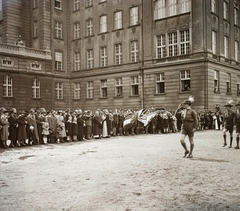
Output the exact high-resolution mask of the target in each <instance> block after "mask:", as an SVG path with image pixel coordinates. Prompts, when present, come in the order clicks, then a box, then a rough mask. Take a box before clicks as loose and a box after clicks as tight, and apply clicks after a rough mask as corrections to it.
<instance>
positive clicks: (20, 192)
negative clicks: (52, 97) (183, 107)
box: [0, 130, 240, 211]
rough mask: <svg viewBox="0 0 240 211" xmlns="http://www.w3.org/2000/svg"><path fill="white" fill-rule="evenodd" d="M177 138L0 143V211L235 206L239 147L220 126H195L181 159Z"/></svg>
mask: <svg viewBox="0 0 240 211" xmlns="http://www.w3.org/2000/svg"><path fill="white" fill-rule="evenodd" d="M179 138H180V134H179V133H177V134H167V135H164V134H163V135H151V134H149V135H147V134H146V135H145V134H143V135H137V136H129V137H115V138H109V139H101V140H91V141H85V142H81V143H80V142H78V143H64V144H49V145H47V146H42V145H41V146H33V147H24V148H14V149H7V150H3V149H1V150H0V166H1V173H0V186H1V189H0V210H1V211H3V210H4V211H5V210H11V211H12V210H14V211H16V210H17V211H18V210H20V211H25V210H26V211H35V210H36V211H37V210H44V211H50V210H53V211H54V210H64V211H66V210H69V211H70V210H77V211H81V210H86V211H105V210H106V211H118V210H119V211H135V210H136V211H138V210H146V211H155V210H156V211H164V210H166V211H171V210H184V211H186V210H194V211H196V210H199V211H204V210H231V211H233V210H240V150H236V149H233V148H232V149H228V148H223V147H222V143H223V140H222V131H215V130H211V131H210V130H209V131H200V132H196V134H195V150H194V153H193V156H194V158H193V159H187V158H183V157H182V155H183V149H182V147H181V145H180V143H179ZM187 143H188V140H187ZM228 143H229V134H228ZM188 144H189V143H188ZM235 144H236V141H235V134H234V145H233V146H235ZM188 146H189V145H188Z"/></svg>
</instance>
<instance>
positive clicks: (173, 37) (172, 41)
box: [168, 32, 177, 56]
mask: <svg viewBox="0 0 240 211" xmlns="http://www.w3.org/2000/svg"><path fill="white" fill-rule="evenodd" d="M168 53H169V56H176V55H177V32H173V33H169V34H168Z"/></svg>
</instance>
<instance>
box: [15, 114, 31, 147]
mask: <svg viewBox="0 0 240 211" xmlns="http://www.w3.org/2000/svg"><path fill="white" fill-rule="evenodd" d="M17 122H18V134H17V140H18V141H17V146H19V147H20V146H21V143H25V141H26V140H27V129H26V127H27V120H26V113H25V112H24V111H20V114H19V116H18V119H17ZM28 144H29V145H31V143H30V141H28Z"/></svg>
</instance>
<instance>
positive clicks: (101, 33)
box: [98, 31, 109, 35]
mask: <svg viewBox="0 0 240 211" xmlns="http://www.w3.org/2000/svg"><path fill="white" fill-rule="evenodd" d="M108 33H109V32H108V31H106V32H100V33H98V35H103V34H108Z"/></svg>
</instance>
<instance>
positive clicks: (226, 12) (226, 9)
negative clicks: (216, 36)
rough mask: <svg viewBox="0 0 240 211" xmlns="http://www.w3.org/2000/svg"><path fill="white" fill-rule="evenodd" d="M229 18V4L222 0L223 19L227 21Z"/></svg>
mask: <svg viewBox="0 0 240 211" xmlns="http://www.w3.org/2000/svg"><path fill="white" fill-rule="evenodd" d="M228 18H229V4H228V1H226V0H223V19H225V20H228Z"/></svg>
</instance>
